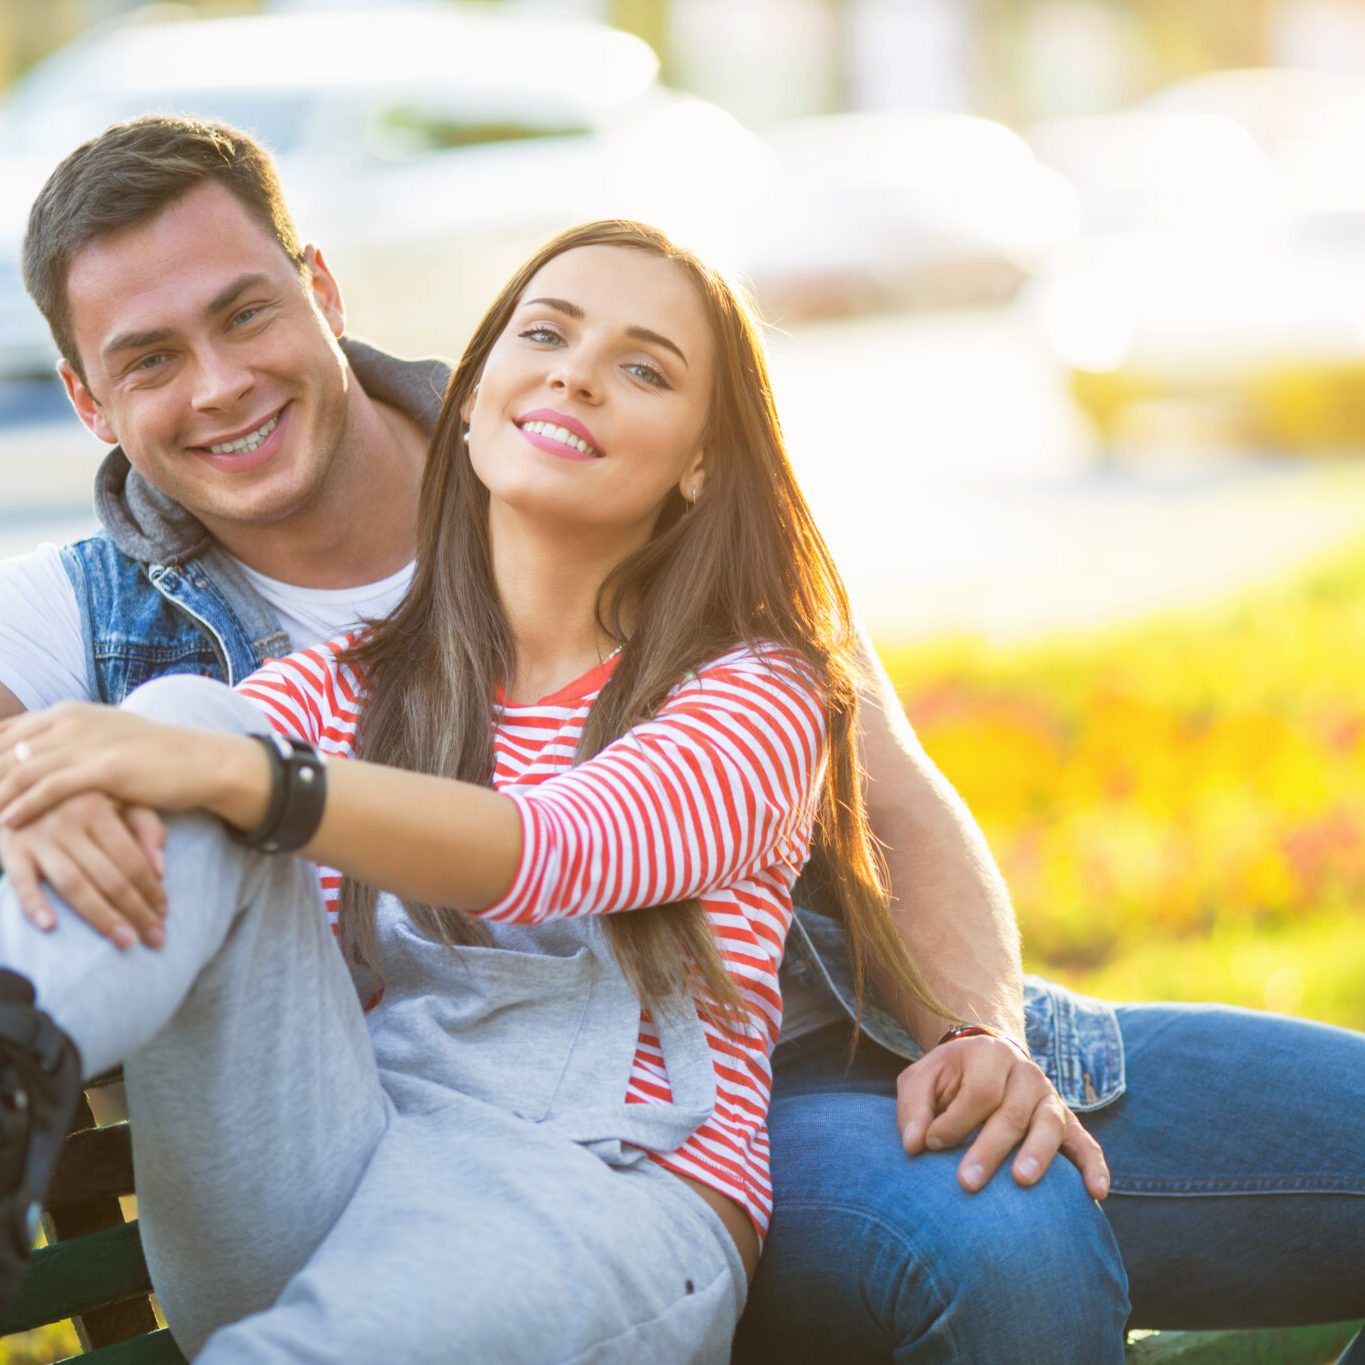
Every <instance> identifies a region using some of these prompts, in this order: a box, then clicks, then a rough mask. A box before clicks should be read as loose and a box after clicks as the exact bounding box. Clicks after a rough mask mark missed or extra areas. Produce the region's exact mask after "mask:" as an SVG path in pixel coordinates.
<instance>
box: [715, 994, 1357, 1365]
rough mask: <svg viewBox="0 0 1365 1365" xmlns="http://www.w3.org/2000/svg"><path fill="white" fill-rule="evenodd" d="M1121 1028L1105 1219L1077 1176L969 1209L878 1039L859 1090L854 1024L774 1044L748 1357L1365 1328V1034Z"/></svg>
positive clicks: (1206, 1025)
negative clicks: (768, 1198)
mask: <svg viewBox="0 0 1365 1365" xmlns="http://www.w3.org/2000/svg"><path fill="white" fill-rule="evenodd" d="M1117 1013H1118V1018H1119V1022H1120V1026H1121V1028H1122V1032H1123V1041H1124V1053H1125V1059H1126V1069H1127V1080H1128V1088H1127V1092H1126V1093H1125V1094H1124V1095H1123V1096H1121V1097H1120V1098H1119V1099H1118V1100H1116V1101H1115V1102H1114V1103H1113V1104H1111V1105H1109V1106H1107V1107H1106V1108H1104V1109H1101V1110H1098V1111H1095V1112H1093V1113H1090V1114H1085V1115H1082V1119H1083V1121H1084V1122H1085V1124H1086V1126H1087V1127H1088V1128H1089V1129H1090V1131H1091V1132H1092V1133H1093V1134H1094V1135H1095V1137H1096V1139H1097V1140H1098V1141H1099V1142H1100V1143H1101V1145H1102V1146H1103V1148H1104V1151H1105V1155H1106V1157H1107V1158H1108V1161H1109V1165H1110V1170H1111V1173H1112V1176H1113V1186H1112V1191H1113V1192H1112V1193H1111V1194H1110V1196H1109V1198H1108V1199H1107V1200H1106V1201H1105V1202H1104V1204H1103V1205H1100V1206H1097V1205H1096V1204H1094V1203H1093V1202H1092V1201H1091V1200H1090V1199H1088V1198H1087V1197H1086V1195H1085V1193H1084V1190H1083V1189H1082V1187H1081V1183H1080V1180H1079V1179H1078V1178H1077V1176H1076V1173H1075V1171H1074V1169H1073V1168H1072V1167H1071V1165H1070V1163H1069V1162H1067V1161H1066V1160H1065V1159H1062V1158H1059V1159H1058V1160H1057V1161H1055V1162H1054V1163H1053V1166H1052V1167H1051V1169H1050V1170H1049V1172H1048V1174H1047V1176H1046V1177H1045V1178H1044V1180H1043V1181H1042V1182H1041V1183H1040V1184H1039V1185H1038V1186H1037V1187H1036V1188H1034V1189H1033V1190H1024V1189H1021V1188H1019V1187H1018V1186H1016V1185H1015V1184H1014V1182H1013V1180H1011V1179H1010V1177H1009V1174H1008V1172H1007V1171H1006V1172H1004V1173H1002V1174H1000V1175H997V1176H996V1178H995V1179H994V1180H992V1181H991V1183H990V1184H989V1185H988V1186H987V1187H986V1189H985V1190H983V1191H982V1192H981V1193H979V1194H975V1195H969V1194H966V1193H965V1192H964V1191H963V1190H962V1189H961V1187H960V1186H959V1185H958V1184H957V1163H958V1161H959V1160H960V1157H961V1153H960V1152H957V1153H954V1152H948V1153H942V1154H925V1155H924V1156H920V1157H915V1158H913V1159H912V1158H909V1157H907V1156H906V1155H905V1153H904V1152H903V1151H902V1149H901V1147H900V1141H899V1137H898V1135H897V1132H896V1124H895V1078H896V1076H897V1074H898V1073H899V1072H900V1070H901V1069H902V1068H903V1067H904V1065H905V1063H904V1061H903V1060H902V1059H901V1058H899V1057H897V1056H895V1055H894V1054H893V1053H890V1052H887V1051H884V1050H883V1049H881V1048H879V1047H878V1046H877V1045H876V1044H874V1043H871V1042H869V1041H867V1040H865V1039H864V1040H863V1041H862V1043H861V1045H860V1047H859V1051H858V1055H857V1057H856V1058H855V1061H854V1064H853V1066H852V1068H851V1069H850V1070H849V1071H848V1072H847V1073H845V1071H844V1069H843V1059H844V1049H845V1047H846V1044H847V1032H846V1030H845V1028H844V1027H843V1026H841V1025H832V1026H830V1027H828V1028H825V1029H822V1030H820V1031H819V1032H817V1033H814V1034H811V1035H808V1036H806V1037H804V1038H798V1039H795V1040H793V1041H792V1042H790V1043H784V1044H782V1045H781V1046H780V1047H779V1048H778V1056H777V1057H776V1058H775V1065H774V1072H775V1084H774V1091H773V1105H772V1111H771V1116H770V1128H771V1134H772V1151H773V1180H774V1191H775V1196H776V1207H775V1212H774V1217H773V1225H772V1232H771V1234H770V1236H769V1238H768V1242H767V1245H766V1247H765V1250H764V1256H763V1261H762V1263H761V1265H760V1267H759V1273H758V1277H757V1280H756V1282H755V1284H754V1287H753V1291H752V1293H751V1295H750V1300H749V1310H748V1312H747V1313H746V1316H745V1320H744V1323H743V1325H742V1329H741V1342H742V1343H743V1347H744V1349H745V1350H746V1351H747V1352H748V1354H749V1356H750V1358H752V1359H753V1360H756V1361H767V1360H782V1361H790V1362H800V1361H829V1360H839V1361H840V1362H849V1365H852V1363H853V1362H858V1361H887V1360H894V1361H897V1362H909V1361H914V1362H916V1365H920V1362H932V1363H934V1365H937V1363H938V1362H957V1363H958V1365H973V1363H974V1362H986V1361H988V1362H991V1365H997V1363H999V1365H1009V1362H1016V1361H1017V1362H1033V1361H1037V1360H1048V1361H1056V1362H1069V1361H1074V1362H1077V1365H1103V1362H1108V1361H1118V1360H1120V1359H1121V1358H1122V1349H1123V1348H1122V1340H1123V1329H1124V1327H1125V1325H1126V1326H1130V1327H1185V1328H1213V1327H1232V1326H1270V1325H1286V1324H1295V1323H1305V1322H1314V1321H1330V1320H1335V1319H1349V1318H1356V1317H1362V1316H1365V1035H1362V1034H1358V1033H1353V1032H1349V1031H1347V1030H1343V1029H1334V1028H1329V1027H1327V1026H1324V1025H1321V1024H1314V1023H1311V1022H1308V1021H1304V1020H1297V1019H1289V1018H1285V1017H1282V1016H1278V1015H1270V1014H1262V1013H1258V1012H1254V1011H1247V1010H1235V1009H1229V1008H1225V1007H1222V1006H1200V1005H1195V1006H1181V1005H1121V1006H1118V1008H1117ZM1101 1210H1102V1211H1101ZM1125 1272H1126V1273H1125ZM1125 1290H1126V1294H1125ZM1129 1299H1131V1313H1130V1307H1129ZM1357 1349H1359V1348H1357ZM1348 1358H1349V1359H1351V1360H1355V1359H1356V1358H1357V1357H1356V1356H1349V1357H1348Z"/></svg>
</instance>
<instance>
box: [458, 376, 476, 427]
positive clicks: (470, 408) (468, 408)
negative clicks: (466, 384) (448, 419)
mask: <svg viewBox="0 0 1365 1365" xmlns="http://www.w3.org/2000/svg"><path fill="white" fill-rule="evenodd" d="M478 396H479V386H478V385H477V384H475V385H474V387H473V388H472V389H470V391H469V397H468V398H466V399H465V400H464V402H463V403H461V404H460V418H461V420H462V421H463V422H464V424H465V426H468V425H469V420H470V418H471V417H473V416H474V400H475V399H476V398H478Z"/></svg>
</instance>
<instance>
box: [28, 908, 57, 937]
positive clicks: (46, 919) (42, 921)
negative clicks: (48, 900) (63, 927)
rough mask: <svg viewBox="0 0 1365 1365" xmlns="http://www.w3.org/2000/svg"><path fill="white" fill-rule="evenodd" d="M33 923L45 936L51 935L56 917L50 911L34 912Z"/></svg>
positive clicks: (55, 925)
mask: <svg viewBox="0 0 1365 1365" xmlns="http://www.w3.org/2000/svg"><path fill="white" fill-rule="evenodd" d="M33 922H34V924H36V925H37V926H38V928H40V929H41V930H42V931H43V932H44V933H45V934H46V933H51V931H52V930H53V929H55V928H56V927H57V917H56V916H55V915H54V914H53V913H52V911H51V910H36V911H34V914H33Z"/></svg>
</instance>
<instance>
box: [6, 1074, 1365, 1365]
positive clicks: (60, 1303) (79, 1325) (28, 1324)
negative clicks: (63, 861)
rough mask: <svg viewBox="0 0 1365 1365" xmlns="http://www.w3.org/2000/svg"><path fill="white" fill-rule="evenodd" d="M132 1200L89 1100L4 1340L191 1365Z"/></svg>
mask: <svg viewBox="0 0 1365 1365" xmlns="http://www.w3.org/2000/svg"><path fill="white" fill-rule="evenodd" d="M117 1079H118V1076H117V1074H116V1073H113V1074H110V1075H108V1076H103V1077H100V1078H99V1079H98V1080H97V1081H95V1082H94V1083H93V1084H92V1086H91V1087H90V1089H94V1088H96V1087H98V1086H100V1085H104V1084H108V1083H110V1082H112V1081H116V1080H117ZM132 1193H133V1156H132V1143H131V1138H130V1134H129V1128H128V1124H127V1123H126V1122H116V1123H110V1124H107V1125H105V1126H103V1127H100V1126H97V1124H96V1121H95V1115H94V1112H93V1110H92V1109H91V1106H90V1101H89V1098H88V1097H87V1096H82V1098H81V1103H80V1108H79V1110H78V1112H77V1114H76V1118H75V1120H74V1122H73V1124H72V1128H71V1134H70V1136H69V1137H68V1138H67V1140H66V1144H65V1146H64V1147H63V1149H62V1154H61V1157H60V1158H59V1160H58V1163H57V1168H56V1171H55V1172H54V1174H53V1179H52V1187H51V1189H50V1190H49V1192H48V1201H47V1210H46V1212H45V1214H44V1216H43V1228H44V1231H45V1233H46V1236H47V1241H48V1245H47V1246H45V1247H41V1248H39V1249H38V1250H37V1251H36V1252H35V1253H34V1256H33V1265H32V1268H31V1269H30V1271H29V1277H28V1280H27V1282H26V1283H25V1285H24V1288H23V1290H22V1292H21V1293H20V1296H19V1298H18V1299H17V1300H16V1301H15V1303H14V1306H13V1307H12V1308H11V1310H10V1313H9V1316H8V1318H7V1319H6V1320H5V1322H4V1323H3V1324H0V1336H3V1335H9V1334H10V1333H14V1332H27V1331H31V1330H32V1329H33V1328H35V1327H43V1326H46V1325H48V1324H49V1323H56V1322H62V1321H63V1320H65V1319H67V1318H71V1319H72V1320H73V1321H74V1323H75V1326H76V1332H77V1336H78V1337H79V1340H80V1342H81V1345H82V1348H83V1349H82V1352H81V1354H80V1355H79V1356H72V1357H68V1359H72V1360H75V1359H79V1360H80V1361H82V1362H83V1365H186V1362H185V1357H184V1356H183V1355H182V1354H181V1353H180V1350H179V1348H178V1347H177V1346H176V1344H175V1341H174V1340H173V1339H172V1337H171V1334H170V1333H169V1332H168V1331H167V1330H166V1329H165V1328H164V1327H159V1326H158V1324H157V1320H156V1314H155V1312H154V1310H153V1308H152V1304H151V1292H152V1283H151V1279H150V1277H149V1276H148V1274H147V1263H146V1261H145V1260H144V1259H143V1255H142V1240H141V1237H140V1236H139V1234H138V1227H137V1223H136V1222H128V1221H126V1220H125V1218H124V1214H123V1207H122V1205H121V1204H120V1202H119V1199H120V1196H125V1195H130V1194H132ZM1358 1326H1359V1324H1350V1323H1332V1324H1327V1325H1319V1326H1313V1327H1297V1328H1289V1329H1280V1328H1277V1329H1266V1330H1261V1331H1238V1332H1153V1333H1135V1334H1134V1335H1133V1339H1132V1340H1131V1341H1130V1343H1129V1346H1128V1355H1127V1358H1128V1362H1129V1365H1329V1362H1331V1361H1333V1360H1335V1358H1336V1355H1337V1353H1339V1352H1340V1351H1341V1350H1342V1349H1343V1348H1344V1347H1345V1345H1346V1343H1347V1342H1348V1341H1349V1340H1350V1339H1351V1336H1352V1335H1353V1333H1354V1332H1355V1330H1356V1328H1357V1327H1358ZM754 1365H769V1362H754Z"/></svg>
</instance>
